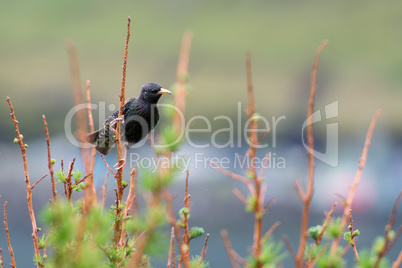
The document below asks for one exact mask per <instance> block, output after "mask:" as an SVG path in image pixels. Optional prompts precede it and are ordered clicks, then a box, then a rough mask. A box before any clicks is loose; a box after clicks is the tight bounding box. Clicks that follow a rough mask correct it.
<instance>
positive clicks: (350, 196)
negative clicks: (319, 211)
mask: <svg viewBox="0 0 402 268" xmlns="http://www.w3.org/2000/svg"><path fill="white" fill-rule="evenodd" d="M380 114H381V110H378V111H377V112H376V113H375V114H374V116H373V118H372V119H371V122H370V126H369V129H368V131H367V136H366V141H365V142H364V148H363V152H362V156H361V157H360V161H359V168H358V169H357V171H356V174H355V178H354V181H353V183H352V185H351V186H350V189H349V194H348V197H347V198H346V201H345V207H344V209H343V217H342V220H341V225H340V228H341V230H343V229H344V228H345V226H346V223H347V220H348V215H349V210H350V209H351V208H352V203H353V198H354V196H355V193H356V189H357V186H358V185H359V182H360V178H361V175H362V172H363V168H364V166H365V164H366V160H367V154H368V150H369V147H370V142H371V137H372V135H373V131H374V126H375V123H376V121H377V118H378V117H379V116H380ZM339 239H340V237H337V238H334V240H333V241H332V245H331V254H332V255H335V254H336V249H337V248H338V244H339Z"/></svg>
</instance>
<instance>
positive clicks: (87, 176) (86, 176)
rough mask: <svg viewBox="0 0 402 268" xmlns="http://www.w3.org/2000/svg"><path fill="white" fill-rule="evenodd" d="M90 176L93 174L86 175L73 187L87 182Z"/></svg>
mask: <svg viewBox="0 0 402 268" xmlns="http://www.w3.org/2000/svg"><path fill="white" fill-rule="evenodd" d="M90 176H92V174H91V173H90V174H87V175H85V176H84V177H83V178H82V179H80V180H79V181H76V182H74V183H73V185H72V186H73V187H74V186H76V185H78V184H80V183H81V182H83V181H85V180H86V179H88V178H89V177H90Z"/></svg>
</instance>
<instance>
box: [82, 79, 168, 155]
mask: <svg viewBox="0 0 402 268" xmlns="http://www.w3.org/2000/svg"><path fill="white" fill-rule="evenodd" d="M164 93H169V94H172V93H171V92H170V91H169V90H167V89H164V88H162V87H161V86H160V85H158V84H156V83H148V84H146V85H144V86H143V87H142V89H141V94H140V96H139V97H132V98H129V99H128V100H127V101H126V103H125V104H124V107H123V118H122V119H120V120H122V122H121V131H120V135H121V140H122V141H123V142H127V146H128V147H130V146H131V145H133V144H135V143H137V142H139V141H140V140H141V139H143V138H144V137H146V136H147V135H148V133H149V132H150V131H151V130H152V129H154V128H155V126H156V124H157V123H158V121H159V113H158V108H157V105H156V104H157V102H158V100H159V98H160V97H161V95H162V94H164ZM118 114H119V111H118V110H117V111H115V112H114V113H113V114H112V115H111V116H109V117H108V118H107V119H106V121H105V123H104V126H103V128H101V129H99V130H97V131H95V132H92V133H89V134H88V135H87V137H86V141H87V142H90V143H93V144H94V145H95V148H96V150H98V151H99V152H100V153H101V154H104V155H107V154H108V153H109V151H110V149H112V147H113V145H114V144H115V137H116V135H115V133H116V123H117V120H119V119H118Z"/></svg>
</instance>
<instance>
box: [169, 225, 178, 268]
mask: <svg viewBox="0 0 402 268" xmlns="http://www.w3.org/2000/svg"><path fill="white" fill-rule="evenodd" d="M168 256H169V257H168V262H167V268H171V267H172V263H173V268H176V259H175V258H176V253H175V244H174V227H173V226H172V229H171V231H170V245H169V255H168Z"/></svg>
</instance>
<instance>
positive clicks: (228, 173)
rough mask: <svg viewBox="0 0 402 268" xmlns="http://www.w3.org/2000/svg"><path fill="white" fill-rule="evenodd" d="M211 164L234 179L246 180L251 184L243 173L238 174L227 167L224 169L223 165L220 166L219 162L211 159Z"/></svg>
mask: <svg viewBox="0 0 402 268" xmlns="http://www.w3.org/2000/svg"><path fill="white" fill-rule="evenodd" d="M210 163H211V165H212V167H213V168H215V169H216V170H218V171H219V172H221V173H222V174H224V175H226V176H229V177H231V178H232V179H235V180H238V181H241V182H244V183H245V184H249V180H248V179H247V178H245V177H243V176H241V175H238V174H236V173H233V172H231V171H228V170H226V169H223V168H222V167H220V166H219V165H218V164H217V163H215V162H213V161H210Z"/></svg>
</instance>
